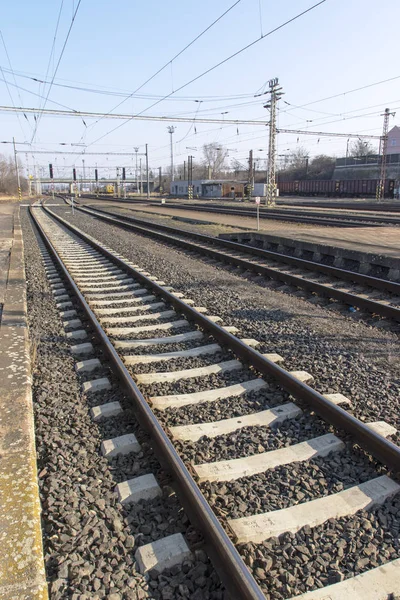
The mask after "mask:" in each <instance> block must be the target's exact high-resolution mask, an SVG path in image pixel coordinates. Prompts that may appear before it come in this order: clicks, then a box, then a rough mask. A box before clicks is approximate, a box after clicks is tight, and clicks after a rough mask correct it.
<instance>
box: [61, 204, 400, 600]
mask: <svg viewBox="0 0 400 600" xmlns="http://www.w3.org/2000/svg"><path fill="white" fill-rule="evenodd" d="M60 212H61V213H62V214H63V215H64V214H65V212H67V211H65V210H60ZM80 217H82V219H80V221H79V224H78V226H79V227H81V228H83V229H84V230H86V231H88V233H90V234H91V235H93V236H94V237H95V238H97V239H99V240H102V241H103V242H104V243H105V244H107V245H110V246H111V247H113V248H114V249H115V250H116V251H119V252H121V253H122V254H123V256H124V257H126V258H127V259H130V260H132V261H133V262H135V263H137V264H139V265H140V266H141V267H142V268H144V269H146V270H147V271H149V272H150V273H151V274H152V275H154V276H157V277H160V278H162V279H163V280H165V281H167V283H168V285H173V286H174V288H175V289H176V290H177V291H182V292H184V293H185V295H186V296H188V297H191V298H193V299H194V300H195V302H196V304H201V305H203V306H206V307H207V308H208V309H209V314H216V315H218V316H222V317H223V323H224V324H225V325H235V326H236V327H238V329H239V331H240V334H239V335H240V336H241V337H251V338H255V339H257V340H259V341H261V342H262V344H261V348H262V350H261V351H263V352H277V353H279V354H281V355H282V356H284V358H285V368H287V369H289V370H291V369H293V370H306V371H309V372H310V373H311V374H312V375H313V376H314V377H315V384H313V386H314V387H315V388H316V389H318V391H320V392H322V393H334V392H341V393H342V394H344V395H347V396H348V397H349V398H350V400H351V401H352V403H353V409H352V410H353V411H354V414H356V415H357V416H358V417H360V418H362V419H363V420H365V421H371V420H378V419H380V420H386V421H387V422H389V423H391V424H394V425H396V424H398V419H399V416H398V412H397V408H398V396H397V397H396V394H397V393H398V391H399V380H398V363H397V359H396V360H394V361H393V360H392V357H393V354H392V352H394V351H395V348H396V345H395V341H396V338H395V337H394V335H391V334H389V333H382V332H379V333H377V331H376V329H374V328H371V327H368V326H367V325H365V324H362V323H357V322H355V321H352V320H351V319H349V318H344V317H343V316H342V315H335V318H334V319H333V318H332V312H331V311H327V310H325V309H323V308H321V307H312V306H310V304H309V303H307V302H304V301H302V300H301V299H300V298H295V299H293V298H290V297H287V296H284V295H282V294H280V293H279V292H274V291H271V290H268V289H266V288H262V287H261V286H259V285H257V283H256V282H253V283H251V284H249V282H248V281H247V282H246V281H244V280H243V278H241V277H238V276H237V275H235V274H234V275H232V274H231V273H228V272H227V271H226V270H225V269H222V268H220V267H218V265H217V266H211V265H210V264H204V263H202V262H201V261H199V260H196V259H193V258H191V257H188V256H187V255H185V254H184V253H182V252H179V251H176V250H174V249H171V248H169V251H168V254H167V255H166V254H165V248H164V247H163V246H162V245H161V244H158V243H157V242H153V241H151V240H148V239H147V238H142V237H141V236H137V235H134V234H131V233H129V234H128V233H127V232H124V231H122V230H118V228H115V227H110V226H109V225H107V224H103V223H101V222H98V221H94V220H93V219H92V218H91V217H86V216H82V215H80ZM69 218H70V217H69ZM139 241H141V242H142V243H141V244H139ZM122 244H123V246H122ZM166 256H167V257H168V258H165V257H166ZM161 271H162V272H161ZM367 332H369V333H368V335H369V338H368V339H367ZM371 332H373V335H374V336H375V338H374V339H371V338H372V335H371ZM349 340H350V342H349ZM355 340H356V342H357V345H356V346H352V344H351V342H354V341H355ZM383 343H385V344H386V350H387V354H386V355H385V354H384V353H382V352H381V353H380V355H379V354H377V355H376V356H375V355H372V356H371V357H370V356H368V357H366V356H365V355H364V356H360V352H359V350H360V349H361V350H362V352H364V353H365V352H366V351H367V348H368V349H369V351H371V350H372V352H376V351H377V350H378V349H380V348H379V345H380V344H383ZM371 363H372V364H371ZM238 373H239V372H238ZM238 373H235V372H232V374H225V375H224V377H223V378H222V377H221V376H218V377H215V376H211V377H209V378H208V379H207V380H205V381H204V380H203V379H202V380H201V381H197V380H195V379H194V380H187V381H185V382H179V384H178V385H175V384H174V385H171V386H170V385H169V384H162V385H160V384H152V385H150V386H147V387H144V388H143V389H144V392H145V393H147V395H158V394H165V393H182V392H193V391H199V390H200V389H205V388H206V389H207V388H208V389H210V387H220V386H221V385H222V384H223V383H222V382H223V381H225V384H231V383H235V382H236V381H238V380H244V379H247V378H248V377H249V376H250V375H251V371H250V370H249V371H248V375H246V376H245V377H239V378H237V375H238ZM240 374H241V375H243V372H240ZM389 377H390V384H389V382H388V378H389ZM346 386H347V389H350V390H353V394H351V393H349V392H347V391H346ZM271 391H272V392H273V393H275V394H279V390H277V389H273V388H272V389H269V388H268V392H271ZM281 396H282V399H284V400H286V399H290V398H287V397H285V396H287V395H286V394H284V393H281ZM382 396H385V399H387V400H388V401H387V402H385V403H384V405H383V403H382V402H381V399H382ZM264 399H266V398H265V396H264ZM232 400H233V402H232V406H233V410H234V411H239V415H240V414H244V413H241V412H240V410H241V408H240V403H241V401H242V398H241V399H239V405H236V406H235V401H236V400H237V399H232ZM246 400H247V399H246ZM229 403H230V400H228V401H224V402H223V403H221V404H224V405H225V407H226V406H228V407H229V408H228V409H227V411H226V413H225V415H226V416H225V417H219V418H228V417H230V416H234V414H232V412H230V408H231V407H230V406H229ZM211 404H212V408H211V411H212V410H214V411H215V407H216V404H217V403H210V405H208V403H206V405H207V406H206V408H205V405H201V406H197V407H195V408H194V409H193V407H190V408H188V409H181V410H180V411H172V410H170V411H167V415H166V418H165V422H167V423H168V424H171V420H170V419H172V420H173V416H172V415H173V414H174V413H175V412H179V413H180V417H179V418H178V422H179V421H180V419H181V421H180V422H193V420H192V419H193V413H194V414H195V421H196V419H198V421H196V422H199V421H203V420H213V418H208V419H204V418H203V417H204V410H205V411H206V412H207V413H208V414H210V406H211ZM269 406H271V404H269ZM221 408H222V406H221ZM185 410H187V412H186V413H185ZM246 410H247V411H250V412H254V411H253V410H251V409H249V408H248V407H247V408H246V409H245V411H244V412H246ZM182 411H183V412H182ZM216 412H218V410H217V411H216ZM186 419H187V420H186ZM326 431H327V428H325V426H324V425H323V424H321V425H320V426H319V425H318V420H317V419H316V418H315V417H313V416H312V415H311V418H310V415H309V414H305V415H303V417H300V418H298V419H296V420H295V421H294V422H288V423H285V424H283V425H281V426H280V427H279V428H277V429H275V428H274V429H273V430H272V429H271V430H270V431H266V430H265V429H263V428H250V429H249V430H243V431H242V432H239V433H235V434H234V435H229V436H220V437H219V438H215V439H213V440H211V441H210V440H207V439H204V440H200V442H198V443H197V444H194V445H192V447H190V448H189V447H186V445H182V447H181V448H180V450H181V452H182V454H183V455H185V456H186V457H187V458H189V459H190V460H192V461H193V462H197V463H198V462H209V461H211V460H214V459H215V460H216V459H218V460H220V459H221V457H222V458H233V457H238V456H241V455H242V453H243V455H249V454H256V453H257V452H261V451H264V450H265V451H267V450H270V449H273V448H279V447H282V446H284V445H289V444H291V443H296V442H298V441H299V440H304V439H308V437H313V436H314V435H318V433H320V434H321V433H325V432H326ZM316 432H317V433H316ZM261 448H262V450H261ZM349 450H352V449H351V448H349ZM324 461H325V462H324ZM324 469H326V470H324ZM349 469H350V470H349ZM378 471H379V469H378V470H377V468H376V465H375V464H374V463H373V462H371V463H370V464H369V463H368V459H367V457H366V456H365V455H364V454H363V453H362V452H361V453H360V456H359V457H358V460H354V452H352V451H349V452H347V451H346V452H343V453H340V455H332V456H330V457H329V458H328V459H320V460H319V459H317V460H316V461H309V462H308V463H304V464H301V465H295V466H294V467H288V468H287V469H286V470H285V469H284V468H282V467H280V468H278V469H276V470H272V471H271V472H268V473H267V474H262V475H258V476H254V477H248V478H242V480H239V481H237V482H230V483H228V484H203V487H204V490H205V493H206V495H207V496H208V497H209V499H210V502H211V503H212V504H213V505H214V507H215V510H216V511H217V513H219V514H220V516H221V517H226V516H229V517H232V516H233V517H238V516H243V515H250V514H254V512H263V511H265V510H274V509H276V508H281V507H283V506H288V505H289V506H291V505H292V504H297V503H298V502H302V501H306V500H308V499H313V498H315V497H321V496H324V495H326V494H329V493H335V492H338V491H340V490H341V489H345V488H346V487H349V486H351V485H354V484H356V483H359V482H362V481H365V480H366V479H368V478H371V477H374V476H376V475H377V474H378ZM285 480H288V481H285ZM285 482H286V483H287V484H288V485H289V489H288V487H287V485H285ZM290 486H291V487H290ZM271 487H272V489H274V490H275V495H274V493H271V497H269V489H270V488H271ZM281 497H282V498H283V499H284V501H283V502H282V501H281ZM238 498H240V499H241V502H238ZM220 499H221V500H220ZM281 502H282V503H281ZM377 510H379V511H380V513H379V518H378V519H374V518H372V519H371V523H370V528H369V531H372V534H371V536H372V537H374V536H376V537H377V539H379V536H380V530H379V527H380V526H381V524H386V526H387V527H388V531H387V532H386V530H385V536H386V537H385V543H386V542H387V544H388V545H387V546H383V545H382V544H381V545H377V546H376V548H377V549H376V551H372V550H371V548H370V545H371V544H370V539H371V537H368V536H364V537H362V538H361V539H357V550H358V551H359V553H360V554H361V555H366V556H372V554H373V555H374V557H375V562H376V561H378V562H377V564H381V563H382V562H385V560H389V559H391V558H395V557H397V556H398V548H397V546H396V544H395V545H394V546H393V544H394V540H395V537H394V534H393V527H392V525H393V523H392V520H390V519H391V517H390V515H397V510H398V509H397V504H396V499H395V500H393V501H389V502H387V503H386V504H385V505H384V506H383V507H381V508H380V509H377ZM368 515H369V513H365V514H363V513H359V514H357V515H356V516H354V517H349V520H350V521H351V523H352V524H353V525H354V524H355V525H354V526H355V527H361V525H362V526H363V527H364V528H365V527H367V525H366V524H365V523H363V521H368V519H369V517H368ZM360 519H363V521H360ZM342 521H346V520H345V519H344V520H342ZM329 525H330V526H331V527H332V528H335V527H336V529H335V531H334V533H333V534H332V535H331V536H330V540H331V542H332V540H333V539H334V540H335V542H336V539H339V538H340V535H339V534H340V532H341V531H342V529H343V527H342V524H341V520H335V522H334V523H329ZM325 526H327V525H326V524H325V525H324V526H321V528H322V529H323V528H324V527H325ZM341 527H342V529H341ZM318 529H319V528H315V530H314V529H313V530H312V532H311V533H310V535H311V537H312V539H313V540H314V541H316V540H317V539H319V538H318V531H317V530H318ZM314 531H316V532H317V533H314ZM346 533H347V531H346ZM302 535H308V533H307V532H306V534H304V531H301V532H299V533H298V534H296V535H292V534H285V536H282V537H281V539H280V540H278V541H277V544H275V545H276V550H277V551H276V553H275V554H273V558H272V556H271V547H270V545H269V544H270V542H265V543H264V544H261V545H255V544H245V545H242V546H241V552H242V554H243V556H245V557H246V560H247V562H248V564H249V566H251V567H252V570H253V572H254V574H255V576H256V578H257V579H258V581H259V583H260V585H262V586H263V587H264V589H265V590H267V589H268V593H267V598H271V599H272V598H273V599H274V600H275V599H278V598H289V597H290V596H291V595H293V594H295V593H299V592H301V591H305V590H307V589H313V588H315V587H321V586H322V585H327V584H328V583H333V582H334V581H340V580H341V579H343V578H344V577H348V576H350V575H351V574H352V571H351V570H352V569H353V572H355V573H357V572H363V571H365V570H366V569H368V568H371V567H370V564H373V563H371V561H369V560H368V561H366V560H364V561H363V560H358V562H357V564H356V565H353V563H352V560H353V555H352V554H351V552H349V554H348V555H345V556H344V557H343V556H340V557H339V558H341V559H342V560H339V561H338V560H336V563H335V565H336V566H334V563H333V562H332V560H330V561H328V559H327V558H326V557H324V554H326V553H327V551H326V548H325V549H324V550H322V546H321V548H320V552H319V551H317V552H316V553H314V554H313V553H310V554H311V557H310V560H308V562H307V568H306V569H305V570H304V569H298V568H297V562H298V561H296V560H295V561H294V562H295V565H294V566H295V567H296V568H293V565H292V564H291V558H292V557H293V556H294V554H295V552H296V547H297V546H296V545H297V544H298V543H299V540H298V537H297V536H302ZM288 536H289V537H288ZM328 537H329V535H328ZM283 538H284V539H285V544H284V546H283V550H282V552H281V550H280V547H281V542H282V539H283ZM321 543H322V542H321ZM271 544H272V545H274V541H272V542H271ZM381 548H382V551H381ZM265 550H267V553H266V552H265ZM274 550H275V546H274ZM368 553H369V554H368ZM303 554H305V555H306V554H307V553H305V552H303ZM254 560H257V561H258V560H259V561H260V564H258V563H254ZM271 560H272V563H274V561H275V563H276V569H275V572H274V573H272V574H271V575H270V573H269V571H271V568H272V566H273V564H270V562H271ZM301 560H303V562H305V561H304V558H303V557H301ZM321 560H322V563H321ZM292 562H293V561H292ZM300 563H301V561H300ZM289 565H291V566H290V568H289ZM272 570H273V569H272ZM305 572H307V577H304V573H305ZM271 578H272V579H273V583H271V580H270V579H271ZM266 583H268V586H267V587H266Z"/></svg>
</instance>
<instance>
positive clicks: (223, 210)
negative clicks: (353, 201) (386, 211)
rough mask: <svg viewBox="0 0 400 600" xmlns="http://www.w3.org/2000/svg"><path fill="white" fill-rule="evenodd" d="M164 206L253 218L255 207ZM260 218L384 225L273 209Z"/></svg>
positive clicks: (343, 225) (328, 223)
mask: <svg viewBox="0 0 400 600" xmlns="http://www.w3.org/2000/svg"><path fill="white" fill-rule="evenodd" d="M164 208H173V209H177V210H191V211H198V212H209V213H217V214H221V215H234V216H241V217H251V218H255V216H256V211H255V208H254V209H253V210H252V211H251V210H249V209H248V208H230V207H228V206H226V207H225V206H221V207H214V206H210V207H208V206H201V205H190V206H189V205H186V204H174V205H171V204H166V205H165V207H164ZM260 219H270V220H272V221H288V222H294V223H309V224H311V225H323V226H325V227H384V225H385V224H383V223H380V222H379V221H378V222H377V223H370V222H369V221H363V220H362V219H360V220H357V219H354V220H353V221H350V220H346V219H342V218H341V217H340V216H338V217H337V218H335V217H332V216H331V217H325V216H323V217H316V216H312V215H310V216H309V215H305V214H304V213H303V214H299V215H295V214H289V213H287V212H285V213H283V212H281V213H278V211H275V210H274V209H271V210H269V209H268V210H260Z"/></svg>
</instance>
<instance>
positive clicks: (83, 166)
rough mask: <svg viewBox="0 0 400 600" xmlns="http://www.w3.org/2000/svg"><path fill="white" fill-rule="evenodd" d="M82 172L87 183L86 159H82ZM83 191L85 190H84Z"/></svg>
mask: <svg viewBox="0 0 400 600" xmlns="http://www.w3.org/2000/svg"><path fill="white" fill-rule="evenodd" d="M82 171H83V182H85V179H86V171H85V159H84V158H82ZM82 191H83V190H82Z"/></svg>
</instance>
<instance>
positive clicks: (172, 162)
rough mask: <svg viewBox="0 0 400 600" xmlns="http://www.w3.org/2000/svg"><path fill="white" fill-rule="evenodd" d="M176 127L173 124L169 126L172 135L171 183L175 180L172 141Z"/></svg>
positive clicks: (172, 146)
mask: <svg viewBox="0 0 400 600" xmlns="http://www.w3.org/2000/svg"><path fill="white" fill-rule="evenodd" d="M175 129H176V127H174V126H173V125H170V126H169V127H168V133H169V134H170V136H171V183H172V181H173V180H174V145H173V141H172V136H173V135H174V131H175Z"/></svg>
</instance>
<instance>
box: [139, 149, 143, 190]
mask: <svg viewBox="0 0 400 600" xmlns="http://www.w3.org/2000/svg"><path fill="white" fill-rule="evenodd" d="M139 163H140V167H139V170H140V195H142V194H143V180H142V158H140V159H139Z"/></svg>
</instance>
